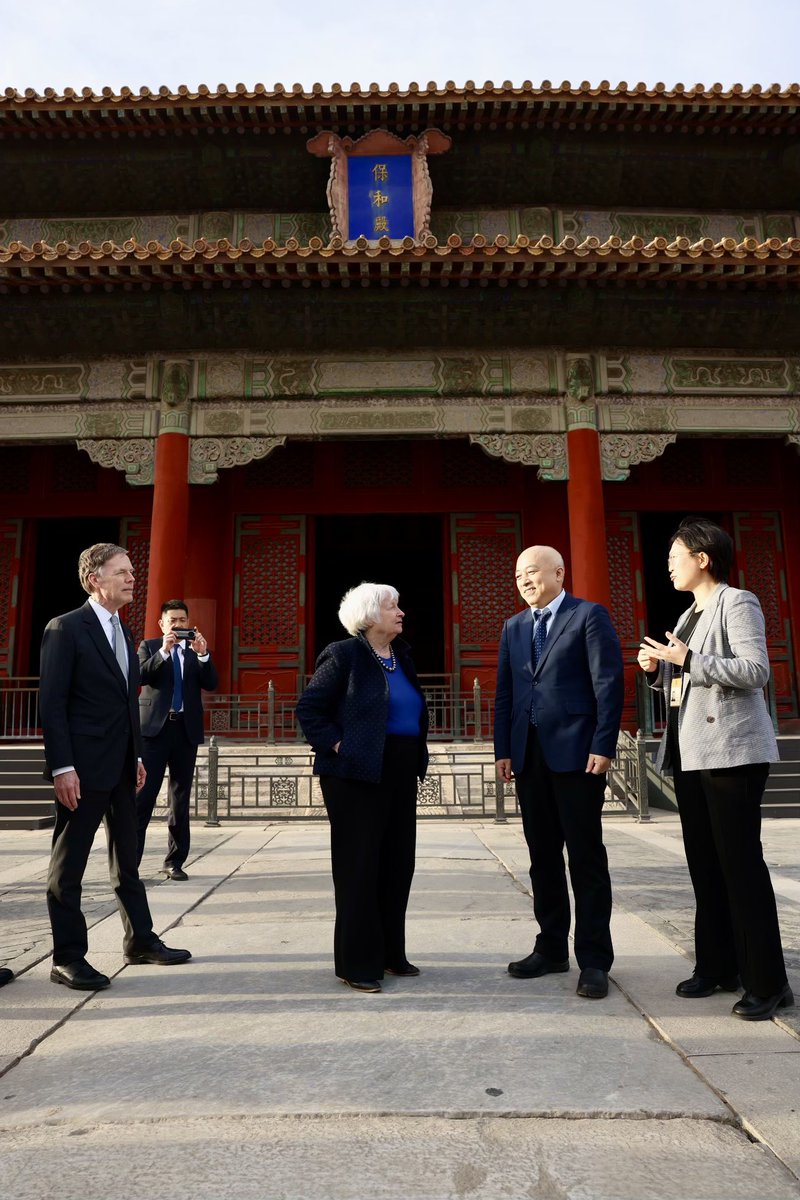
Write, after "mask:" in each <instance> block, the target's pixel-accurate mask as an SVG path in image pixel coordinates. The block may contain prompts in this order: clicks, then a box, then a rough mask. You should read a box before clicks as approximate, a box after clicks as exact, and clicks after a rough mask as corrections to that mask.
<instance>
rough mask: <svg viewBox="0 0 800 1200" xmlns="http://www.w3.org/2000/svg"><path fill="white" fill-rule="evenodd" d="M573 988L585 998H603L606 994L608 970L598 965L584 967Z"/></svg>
mask: <svg viewBox="0 0 800 1200" xmlns="http://www.w3.org/2000/svg"><path fill="white" fill-rule="evenodd" d="M575 990H576V992H577V993H578V995H579V996H585V997H586V999H587V1000H604V999H605V998H606V996H607V995H608V971H603V970H601V969H600V967H584V968H583V970H582V971H581V974H580V978H579V979H578V986H577V988H576V989H575Z"/></svg>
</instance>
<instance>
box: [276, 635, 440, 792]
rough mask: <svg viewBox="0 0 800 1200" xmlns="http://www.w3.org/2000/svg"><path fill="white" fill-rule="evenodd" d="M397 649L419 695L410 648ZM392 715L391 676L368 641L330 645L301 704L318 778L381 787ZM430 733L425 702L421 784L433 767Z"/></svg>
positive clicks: (358, 639)
mask: <svg viewBox="0 0 800 1200" xmlns="http://www.w3.org/2000/svg"><path fill="white" fill-rule="evenodd" d="M392 648H393V649H394V652H395V657H396V658H397V661H398V663H399V664H400V666H401V667H402V669H403V670H404V671H405V674H406V678H407V679H408V680H409V681H410V682H411V683H413V685H414V686H415V687H416V688H417V689H418V690H419V681H418V680H417V673H416V671H415V670H414V664H413V663H412V661H411V655H410V652H409V647H408V645H407V644H406V642H404V641H402V640H401V639H400V638H395V640H394V641H393V642H392ZM420 695H422V692H421V691H420ZM388 715H389V683H388V680H387V678H386V671H385V670H384V669H383V667H382V666H381V665H380V663H379V662H378V661H377V659H376V658H375V655H374V654H373V653H372V650H371V649H370V646H369V643H368V642H367V641H366V639H365V638H363V637H361V636H359V637H351V638H346V639H345V640H344V641H342V642H331V644H330V645H329V646H326V647H325V649H324V650H323V651H322V653H321V654H320V656H319V658H318V659H317V664H316V669H315V671H314V674H313V675H312V677H311V679H310V681H309V684H308V687H307V688H306V690H305V691H304V692H303V694H302V696H301V697H300V699H299V700H298V702H297V719H298V721H299V722H300V727H301V728H302V730H303V733H304V734H305V735H306V738H307V739H308V741H309V742H310V743H311V745H312V747H313V749H314V750H315V751H316V758H315V760H314V774H315V775H336V776H338V777H339V778H340V779H361V780H364V781H365V782H367V783H379V782H380V778H381V770H382V768H383V747H384V742H385V740H386V721H387V719H388ZM427 733H428V707H427V705H426V704H425V703H424V699H423V708H422V716H421V718H420V742H419V746H420V749H419V763H418V767H417V774H418V776H419V778H420V779H424V778H425V772H426V770H427V767H428V747H427V745H426V743H425V738H426V736H427ZM337 742H341V745H340V746H339V750H338V753H337V751H335V750H334V749H333V747H334V746H335V745H336V743H337Z"/></svg>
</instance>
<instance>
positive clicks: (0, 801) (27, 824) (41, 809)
mask: <svg viewBox="0 0 800 1200" xmlns="http://www.w3.org/2000/svg"><path fill="white" fill-rule="evenodd" d="M43 770H44V747H43V746H42V744H41V742H25V743H22V744H20V743H18V744H16V745H4V744H2V743H0V830H2V829H46V828H48V826H50V825H54V824H55V813H54V809H53V800H54V796H53V785H52V783H48V782H47V780H46V779H45V778H44V777H43V775H42V771H43Z"/></svg>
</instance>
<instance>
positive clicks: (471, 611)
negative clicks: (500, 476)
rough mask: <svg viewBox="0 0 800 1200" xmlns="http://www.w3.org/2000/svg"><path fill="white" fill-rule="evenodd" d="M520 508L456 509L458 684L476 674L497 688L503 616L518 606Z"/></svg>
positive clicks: (469, 682) (467, 688)
mask: <svg viewBox="0 0 800 1200" xmlns="http://www.w3.org/2000/svg"><path fill="white" fill-rule="evenodd" d="M520 549H521V544H520V524H519V516H518V515H517V514H516V513H453V514H452V515H451V518H450V578H451V595H452V605H453V608H452V619H453V665H454V675H455V686H456V687H457V688H458V689H459V690H460V691H462V692H471V691H472V686H473V682H474V680H475V679H476V678H477V679H478V681H479V683H480V685H481V687H482V688H486V689H488V690H489V691H491V692H494V687H495V678H496V673H497V646H498V643H499V641H500V634H501V632H502V629H503V622H504V621H506V620H507V619H508V617H510V616H512V615H513V614H514V613H515V612H516V611H517V609H518V608H519V594H518V592H517V588H516V585H515V583H514V564H515V562H516V560H517V557H518V555H519V553H520Z"/></svg>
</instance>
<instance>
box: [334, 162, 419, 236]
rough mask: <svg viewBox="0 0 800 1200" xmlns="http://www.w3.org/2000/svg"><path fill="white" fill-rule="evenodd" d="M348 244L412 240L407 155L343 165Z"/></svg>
mask: <svg viewBox="0 0 800 1200" xmlns="http://www.w3.org/2000/svg"><path fill="white" fill-rule="evenodd" d="M347 176H348V179H347V183H348V193H349V201H350V203H349V209H350V228H349V231H348V234H349V237H350V239H351V241H354V240H355V239H356V238H358V237H365V238H369V239H370V241H376V240H377V239H378V238H381V237H390V238H404V237H413V236H414V194H413V190H412V187H411V155H410V154H386V155H384V156H383V157H382V158H372V157H363V158H360V157H356V156H353V157H351V158H349V159H348V162H347Z"/></svg>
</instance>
